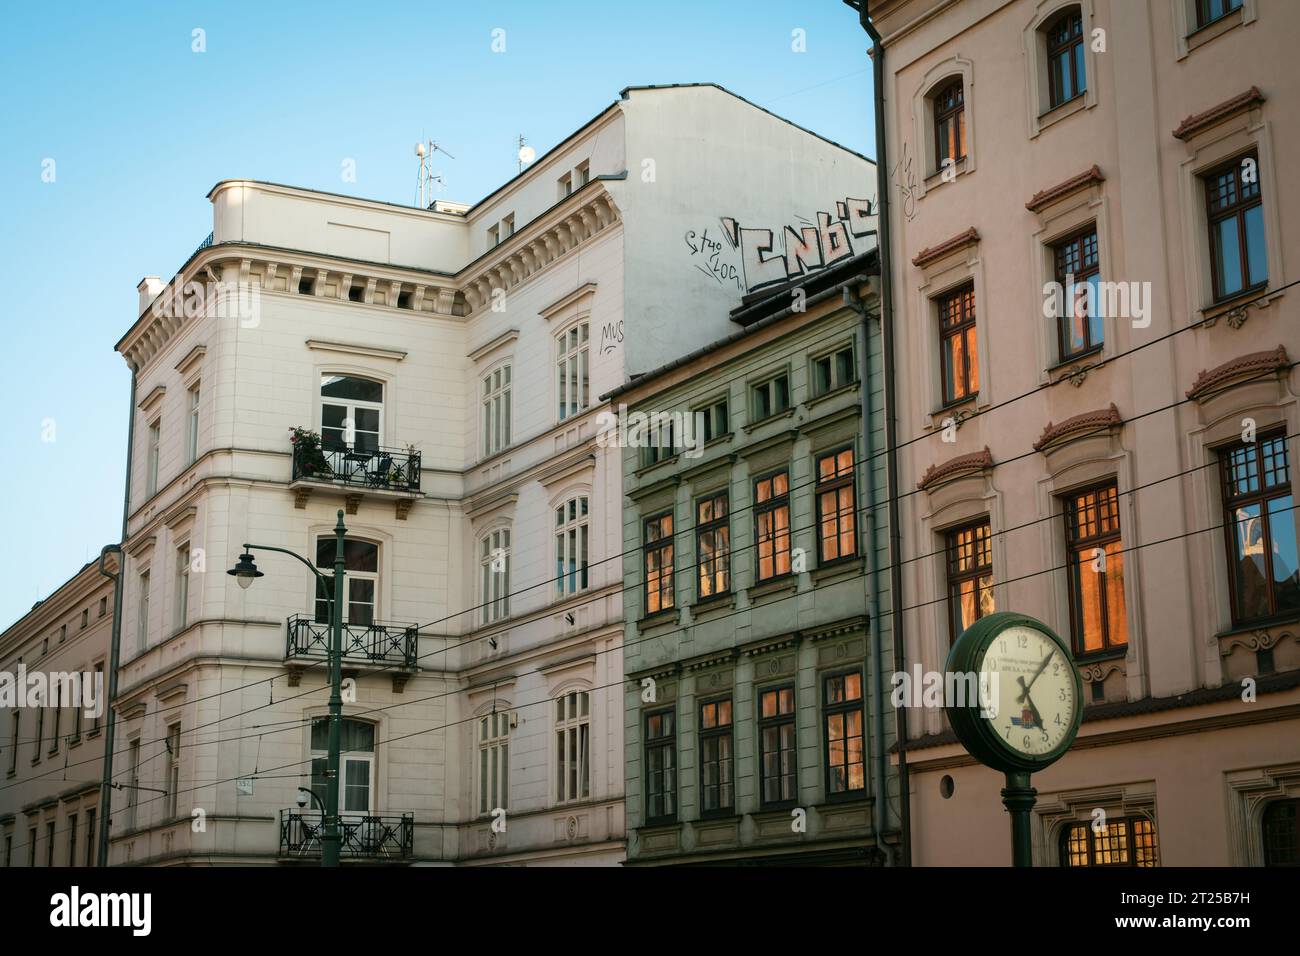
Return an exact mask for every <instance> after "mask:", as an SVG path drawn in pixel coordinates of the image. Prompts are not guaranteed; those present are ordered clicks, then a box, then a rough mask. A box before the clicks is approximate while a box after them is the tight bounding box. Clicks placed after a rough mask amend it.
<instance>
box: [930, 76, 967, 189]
mask: <svg viewBox="0 0 1300 956" xmlns="http://www.w3.org/2000/svg"><path fill="white" fill-rule="evenodd" d="M965 158H966V92H965V90H964V89H963V88H962V84H961V79H960V78H959V79H956V80H953V81H952V82H951V83H949V84H948V85H947V86H945V87H943V88H942V89H940V90H939V91H938V92H937V93H935V94H934V168H935V172H942V171H943V169H944V160H945V159H950V160H952V162H953V163H956V162H959V161H960V160H962V159H965Z"/></svg>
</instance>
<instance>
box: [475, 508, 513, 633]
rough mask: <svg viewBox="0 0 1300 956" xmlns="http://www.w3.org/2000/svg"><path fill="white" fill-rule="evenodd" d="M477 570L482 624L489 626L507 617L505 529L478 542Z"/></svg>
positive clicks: (507, 531)
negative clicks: (481, 577)
mask: <svg viewBox="0 0 1300 956" xmlns="http://www.w3.org/2000/svg"><path fill="white" fill-rule="evenodd" d="M479 567H480V569H481V571H482V575H483V593H482V595H481V597H482V604H483V623H484V624H491V623H492V622H493V621H499V620H501V619H502V618H504V617H507V616H508V615H509V614H510V529H509V528H498V529H497V530H496V531H493V532H491V533H489V534H488V535H486V536H485V537H484V538H483V540H482V541H481V542H480V543H479Z"/></svg>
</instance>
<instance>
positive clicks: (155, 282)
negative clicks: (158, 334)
mask: <svg viewBox="0 0 1300 956" xmlns="http://www.w3.org/2000/svg"><path fill="white" fill-rule="evenodd" d="M165 286H166V283H164V282H163V280H162V279H160V278H159V277H158V276H145V277H144V278H143V279H141V280H140V284H139V285H138V286H136V288H137V289H138V290H140V313H141V314H143V313H144V310H145V309H147V308H149V304H150V303H151V302H153V300H154V299H155V298H157V296H158V293H159V292H161V291H162V290H163V289H164V288H165Z"/></svg>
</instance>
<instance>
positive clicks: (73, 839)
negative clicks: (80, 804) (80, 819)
mask: <svg viewBox="0 0 1300 956" xmlns="http://www.w3.org/2000/svg"><path fill="white" fill-rule="evenodd" d="M76 865H77V815H76V814H75V813H69V814H68V866H76Z"/></svg>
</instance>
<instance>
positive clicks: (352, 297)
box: [348, 282, 366, 302]
mask: <svg viewBox="0 0 1300 956" xmlns="http://www.w3.org/2000/svg"><path fill="white" fill-rule="evenodd" d="M365 297H366V286H365V283H364V282H354V283H353V284H352V285H350V286H348V301H349V302H362V301H364V300H365Z"/></svg>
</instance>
